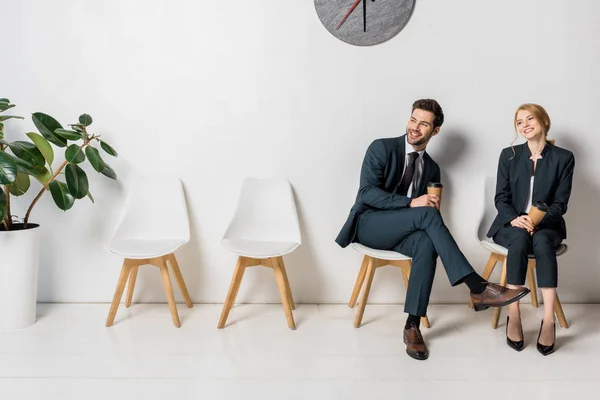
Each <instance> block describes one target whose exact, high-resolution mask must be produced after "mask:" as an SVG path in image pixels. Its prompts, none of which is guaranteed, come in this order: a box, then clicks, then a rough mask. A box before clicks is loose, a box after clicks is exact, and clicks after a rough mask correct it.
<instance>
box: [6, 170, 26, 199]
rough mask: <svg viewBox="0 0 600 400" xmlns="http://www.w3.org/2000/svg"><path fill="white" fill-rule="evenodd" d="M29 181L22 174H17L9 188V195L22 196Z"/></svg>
mask: <svg viewBox="0 0 600 400" xmlns="http://www.w3.org/2000/svg"><path fill="white" fill-rule="evenodd" d="M30 185H31V180H30V179H29V175H27V174H24V173H23V172H19V173H17V179H15V181H14V182H13V183H12V184H11V185H10V186H9V188H10V189H9V190H10V193H11V194H12V195H14V196H22V195H24V194H25V193H27V191H28V190H29V186H30Z"/></svg>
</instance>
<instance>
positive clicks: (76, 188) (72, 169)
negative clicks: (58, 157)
mask: <svg viewBox="0 0 600 400" xmlns="http://www.w3.org/2000/svg"><path fill="white" fill-rule="evenodd" d="M65 177H66V179H67V187H68V188H69V192H70V193H71V194H72V195H73V196H74V197H75V198H76V199H83V198H84V197H85V196H86V195H87V194H88V192H89V189H90V184H89V182H88V178H87V175H86V174H85V171H84V170H82V169H81V168H80V167H79V166H78V165H75V164H68V165H67V167H66V168H65Z"/></svg>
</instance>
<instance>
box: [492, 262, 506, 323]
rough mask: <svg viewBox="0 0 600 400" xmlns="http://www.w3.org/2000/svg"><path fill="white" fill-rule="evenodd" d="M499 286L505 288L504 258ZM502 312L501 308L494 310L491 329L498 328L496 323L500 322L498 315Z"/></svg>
mask: <svg viewBox="0 0 600 400" xmlns="http://www.w3.org/2000/svg"><path fill="white" fill-rule="evenodd" d="M500 285H501V286H506V257H504V262H503V263H502V274H501V275H500ZM501 312H502V307H496V308H494V315H493V317H492V328H494V329H496V328H498V321H499V320H500V313H501Z"/></svg>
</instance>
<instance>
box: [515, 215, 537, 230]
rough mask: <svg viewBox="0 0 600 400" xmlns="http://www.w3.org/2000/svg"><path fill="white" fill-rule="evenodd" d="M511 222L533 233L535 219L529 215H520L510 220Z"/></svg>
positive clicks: (516, 226)
mask: <svg viewBox="0 0 600 400" xmlns="http://www.w3.org/2000/svg"><path fill="white" fill-rule="evenodd" d="M510 224H511V225H512V226H514V227H515V228H522V229H525V230H526V231H527V232H529V233H530V234H531V235H533V221H532V220H531V218H529V216H528V215H520V216H518V217H517V218H515V219H513V220H512V221H510Z"/></svg>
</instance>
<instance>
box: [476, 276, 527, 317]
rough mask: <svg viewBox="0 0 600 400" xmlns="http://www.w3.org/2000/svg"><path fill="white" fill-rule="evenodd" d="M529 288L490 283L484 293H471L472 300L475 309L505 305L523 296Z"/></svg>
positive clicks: (480, 309)
mask: <svg viewBox="0 0 600 400" xmlns="http://www.w3.org/2000/svg"><path fill="white" fill-rule="evenodd" d="M527 293H529V289H527V288H526V287H522V288H519V289H508V288H505V287H504V286H500V285H498V284H497V283H488V284H487V286H486V288H485V290H484V291H483V292H482V293H479V294H474V293H471V301H472V302H473V308H474V309H475V311H482V310H487V309H488V308H489V307H504V306H507V305H509V304H510V303H513V302H515V301H517V300H520V299H521V298H523V297H524V296H525V295H526V294H527Z"/></svg>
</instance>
